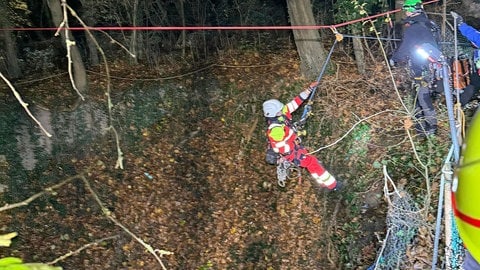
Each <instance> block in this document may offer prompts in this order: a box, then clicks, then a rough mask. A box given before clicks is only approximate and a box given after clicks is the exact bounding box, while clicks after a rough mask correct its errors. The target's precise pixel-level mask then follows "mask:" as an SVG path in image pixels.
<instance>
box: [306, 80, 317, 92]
mask: <svg viewBox="0 0 480 270" xmlns="http://www.w3.org/2000/svg"><path fill="white" fill-rule="evenodd" d="M317 86H318V82H317V81H314V82H312V83H310V85H309V86H308V89H310V90H313V89H315V88H317Z"/></svg>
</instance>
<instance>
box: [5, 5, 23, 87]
mask: <svg viewBox="0 0 480 270" xmlns="http://www.w3.org/2000/svg"><path fill="white" fill-rule="evenodd" d="M7 10H8V9H7V7H6V2H4V1H2V3H0V27H1V28H7V29H8V28H11V27H12V25H11V23H10V20H9V19H8V14H7V12H6V11H7ZM0 44H3V48H4V50H5V57H6V63H5V64H6V67H5V68H6V70H5V71H6V72H5V73H6V74H8V76H9V77H10V78H11V79H17V78H19V77H20V76H22V71H21V69H20V65H19V63H18V58H17V50H16V47H17V46H16V42H15V39H14V38H12V31H10V30H5V31H0Z"/></svg>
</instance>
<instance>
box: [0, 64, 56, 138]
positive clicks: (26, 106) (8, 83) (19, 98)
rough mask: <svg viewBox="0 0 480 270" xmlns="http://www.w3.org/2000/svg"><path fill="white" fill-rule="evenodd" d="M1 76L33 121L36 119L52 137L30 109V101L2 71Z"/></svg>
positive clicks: (41, 127) (44, 131) (42, 128)
mask: <svg viewBox="0 0 480 270" xmlns="http://www.w3.org/2000/svg"><path fill="white" fill-rule="evenodd" d="M0 77H2V79H3V80H4V81H5V83H6V84H7V85H8V86H9V87H10V89H11V90H12V92H13V95H14V96H15V98H16V99H17V100H18V102H20V105H22V107H23V108H24V109H25V111H26V112H27V114H28V116H30V117H31V118H32V119H33V121H35V123H37V125H38V126H39V127H40V129H41V130H42V131H43V133H45V135H47V136H48V137H52V134H50V133H48V131H47V130H46V129H45V128H44V127H43V126H42V123H40V121H38V120H37V119H36V118H35V116H33V114H32V112H31V111H30V110H29V109H28V103H26V102H25V101H23V99H22V97H21V96H20V94H19V93H18V92H17V90H15V87H13V85H12V83H10V81H9V80H8V79H7V78H6V77H5V76H4V75H3V73H2V72H0Z"/></svg>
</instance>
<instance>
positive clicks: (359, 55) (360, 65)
mask: <svg viewBox="0 0 480 270" xmlns="http://www.w3.org/2000/svg"><path fill="white" fill-rule="evenodd" d="M352 42H353V53H354V54H355V62H356V63H357V69H358V73H360V74H362V75H365V70H366V67H365V65H366V64H365V53H364V52H363V46H362V41H361V40H360V39H359V38H353V39H352Z"/></svg>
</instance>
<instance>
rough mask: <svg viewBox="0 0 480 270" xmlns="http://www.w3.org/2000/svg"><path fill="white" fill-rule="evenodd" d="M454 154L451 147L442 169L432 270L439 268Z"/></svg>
mask: <svg viewBox="0 0 480 270" xmlns="http://www.w3.org/2000/svg"><path fill="white" fill-rule="evenodd" d="M452 154H453V145H452V146H451V147H450V151H449V152H448V155H447V158H446V159H445V163H444V165H443V167H442V176H441V180H440V191H439V194H438V204H437V221H436V225H435V240H434V243H433V258H432V270H435V268H436V266H437V258H438V243H439V239H440V231H441V230H440V226H441V223H442V214H443V211H442V209H443V208H442V205H443V195H444V192H445V179H447V180H449V181H451V180H452V175H453V171H452V166H451V163H450V160H451V158H452Z"/></svg>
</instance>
